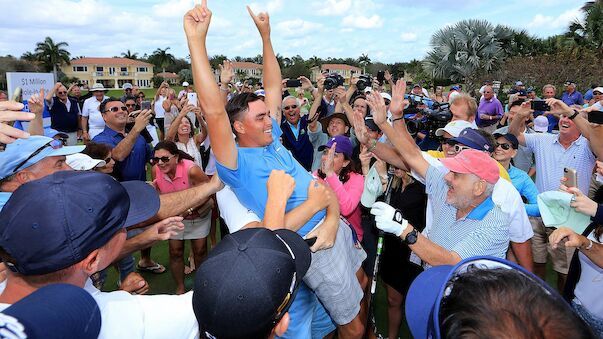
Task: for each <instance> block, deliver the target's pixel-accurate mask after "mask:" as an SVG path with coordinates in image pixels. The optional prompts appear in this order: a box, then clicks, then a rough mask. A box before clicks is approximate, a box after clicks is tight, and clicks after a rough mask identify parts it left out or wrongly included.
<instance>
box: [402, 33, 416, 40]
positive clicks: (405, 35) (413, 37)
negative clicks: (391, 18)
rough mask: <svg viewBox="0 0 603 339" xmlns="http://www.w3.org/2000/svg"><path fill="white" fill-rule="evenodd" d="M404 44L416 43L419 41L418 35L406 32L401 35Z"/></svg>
mask: <svg viewBox="0 0 603 339" xmlns="http://www.w3.org/2000/svg"><path fill="white" fill-rule="evenodd" d="M400 39H401V40H402V42H414V41H417V33H413V32H404V33H402V34H401V35H400Z"/></svg>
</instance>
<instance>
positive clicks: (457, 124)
mask: <svg viewBox="0 0 603 339" xmlns="http://www.w3.org/2000/svg"><path fill="white" fill-rule="evenodd" d="M465 128H473V125H472V124H471V123H470V122H468V121H464V120H455V121H451V122H449V123H448V124H446V126H444V128H438V129H437V130H436V132H435V135H436V136H438V137H441V136H442V135H444V132H448V134H450V135H452V137H453V138H456V137H458V136H459V135H460V134H461V131H462V130H464V129H465Z"/></svg>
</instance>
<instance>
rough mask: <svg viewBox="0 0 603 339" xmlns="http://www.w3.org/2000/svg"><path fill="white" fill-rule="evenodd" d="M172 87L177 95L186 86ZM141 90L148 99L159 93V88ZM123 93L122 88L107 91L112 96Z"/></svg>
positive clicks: (118, 95)
mask: <svg viewBox="0 0 603 339" xmlns="http://www.w3.org/2000/svg"><path fill="white" fill-rule="evenodd" d="M170 87H171V88H173V89H174V91H176V95H178V93H179V92H180V91H181V90H182V89H183V88H184V87H182V86H170ZM140 91H141V92H143V93H144V95H145V96H146V100H153V97H155V93H157V88H145V89H141V90H140ZM83 94H86V92H83ZM122 95H124V91H123V90H122V89H110V90H109V91H107V96H110V97H117V98H119V97H121V96H122Z"/></svg>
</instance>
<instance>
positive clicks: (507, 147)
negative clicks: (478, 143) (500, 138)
mask: <svg viewBox="0 0 603 339" xmlns="http://www.w3.org/2000/svg"><path fill="white" fill-rule="evenodd" d="M496 147H497V148H498V147H502V149H504V150H505V151H508V150H509V149H511V144H507V143H506V142H503V143H502V144H496Z"/></svg>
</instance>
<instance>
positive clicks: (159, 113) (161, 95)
mask: <svg viewBox="0 0 603 339" xmlns="http://www.w3.org/2000/svg"><path fill="white" fill-rule="evenodd" d="M169 88H170V85H169V84H168V83H167V82H165V81H164V82H162V83H161V85H160V86H159V88H158V89H157V92H155V97H154V98H153V103H152V104H151V107H153V113H155V122H157V127H159V139H161V140H163V137H164V133H165V126H164V125H163V124H164V119H165V109H164V108H163V101H164V100H165V99H166V98H167V95H168V93H167V92H168V89H169Z"/></svg>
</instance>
